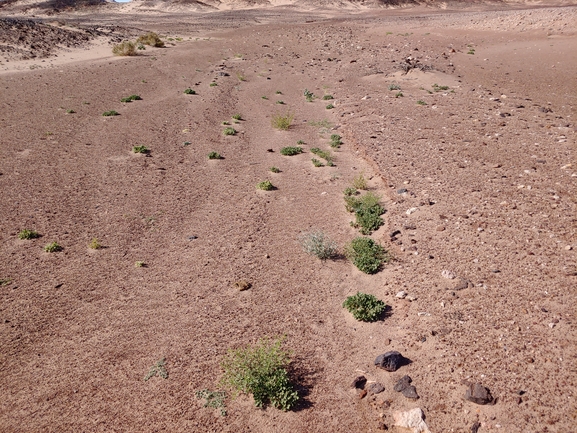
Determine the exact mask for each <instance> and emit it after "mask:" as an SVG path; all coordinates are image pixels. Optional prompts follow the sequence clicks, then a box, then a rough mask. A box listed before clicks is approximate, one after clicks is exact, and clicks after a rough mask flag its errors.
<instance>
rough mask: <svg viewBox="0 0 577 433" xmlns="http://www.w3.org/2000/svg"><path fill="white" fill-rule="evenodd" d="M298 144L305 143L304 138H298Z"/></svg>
mask: <svg viewBox="0 0 577 433" xmlns="http://www.w3.org/2000/svg"><path fill="white" fill-rule="evenodd" d="M297 144H305V142H304V140H298V141H297Z"/></svg>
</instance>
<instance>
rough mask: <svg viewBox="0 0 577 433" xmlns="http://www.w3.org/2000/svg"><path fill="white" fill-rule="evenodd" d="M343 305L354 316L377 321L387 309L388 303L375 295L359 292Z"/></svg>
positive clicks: (363, 320) (367, 320)
mask: <svg viewBox="0 0 577 433" xmlns="http://www.w3.org/2000/svg"><path fill="white" fill-rule="evenodd" d="M343 307H344V308H346V309H347V310H348V311H349V313H351V314H352V315H353V317H354V318H355V319H357V320H360V321H361V322H375V321H377V320H379V318H380V317H381V315H382V314H383V313H384V312H385V310H386V309H387V305H386V304H385V303H384V302H383V301H381V300H380V299H377V298H376V297H375V296H373V295H367V294H365V293H361V292H357V294H356V295H354V296H349V297H348V298H347V299H346V300H345V302H343Z"/></svg>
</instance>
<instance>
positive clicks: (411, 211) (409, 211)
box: [405, 207, 419, 215]
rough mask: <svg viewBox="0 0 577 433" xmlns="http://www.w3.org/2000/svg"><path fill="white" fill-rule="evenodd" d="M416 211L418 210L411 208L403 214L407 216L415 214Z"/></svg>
mask: <svg viewBox="0 0 577 433" xmlns="http://www.w3.org/2000/svg"><path fill="white" fill-rule="evenodd" d="M418 210H419V208H418V207H412V208H409V209H407V212H405V213H406V214H407V215H411V214H412V213H415V212H417V211H418Z"/></svg>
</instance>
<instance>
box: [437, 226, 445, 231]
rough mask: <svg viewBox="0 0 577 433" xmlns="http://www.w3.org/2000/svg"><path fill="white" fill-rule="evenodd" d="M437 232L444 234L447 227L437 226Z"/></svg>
mask: <svg viewBox="0 0 577 433" xmlns="http://www.w3.org/2000/svg"><path fill="white" fill-rule="evenodd" d="M435 230H437V231H438V232H444V231H445V227H444V226H437V228H436V229H435Z"/></svg>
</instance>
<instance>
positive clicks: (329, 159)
mask: <svg viewBox="0 0 577 433" xmlns="http://www.w3.org/2000/svg"><path fill="white" fill-rule="evenodd" d="M311 153H314V154H315V155H317V156H318V157H320V158H323V159H324V160H326V161H327V165H329V166H332V165H333V164H332V162H333V157H332V155H331V153H330V152H329V151H327V150H321V149H319V148H318V147H313V148H311Z"/></svg>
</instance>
